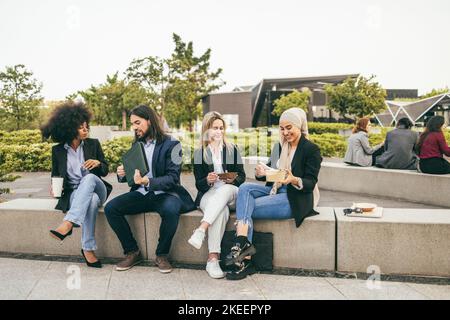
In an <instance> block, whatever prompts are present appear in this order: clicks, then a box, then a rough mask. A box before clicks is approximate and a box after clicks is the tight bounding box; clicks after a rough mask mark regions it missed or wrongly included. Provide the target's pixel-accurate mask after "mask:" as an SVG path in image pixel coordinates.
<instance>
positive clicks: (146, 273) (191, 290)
mask: <svg viewBox="0 0 450 320" xmlns="http://www.w3.org/2000/svg"><path fill="white" fill-rule="evenodd" d="M19 175H21V176H22V177H21V178H20V179H18V180H16V181H14V182H11V183H0V188H5V187H8V188H10V189H11V190H12V193H11V194H7V195H2V196H1V197H2V198H3V200H4V201H8V200H11V199H16V198H50V195H49V186H50V174H49V173H48V172H35V173H19ZM181 179H182V184H183V185H184V186H185V187H186V188H187V189H188V191H189V192H190V193H191V195H192V196H193V197H194V196H195V195H196V190H195V183H194V178H193V175H191V174H183V175H182V177H181ZM106 180H108V181H109V182H110V183H112V184H113V186H114V190H113V193H112V195H111V196H110V198H109V199H112V198H114V197H115V196H117V195H119V194H121V193H124V192H127V191H128V187H127V185H126V184H118V183H116V177H115V175H114V174H110V175H109V176H108V177H107V178H106ZM352 202H375V203H377V204H378V205H379V206H383V207H390V208H438V207H433V206H429V205H423V204H420V203H412V202H405V201H400V200H396V199H388V198H376V197H371V196H367V195H361V194H353V193H344V192H331V191H325V190H322V191H321V200H320V203H319V206H322V207H347V206H350V205H351V204H352ZM113 267H114V266H113V265H105V266H104V268H103V269H101V270H94V269H92V268H87V267H86V266H85V265H84V264H78V263H72V262H57V261H38V260H26V259H10V258H0V288H1V289H2V290H0V300H1V299H189V300H190V299H232V300H243V299H258V300H259V299H262V300H265V299H283V300H284V299H333V300H334V299H450V286H449V285H430V284H418V283H406V282H401V283H399V282H391V281H383V282H381V284H380V286H379V287H377V286H375V288H370V287H371V286H370V285H371V283H368V282H367V281H365V280H356V279H340V278H332V277H313V276H307V277H305V276H287V275H273V274H271V275H268V274H256V275H253V276H251V277H250V278H248V279H245V280H243V281H238V282H230V281H226V280H223V279H222V280H213V279H210V278H209V277H208V275H207V274H206V272H205V271H203V270H193V269H181V268H179V269H175V270H174V272H173V273H172V274H169V275H163V274H161V273H159V272H158V270H157V269H156V268H154V267H135V268H133V269H132V270H130V271H128V272H122V273H120V272H117V271H114V270H113ZM77 274H80V275H81V277H80V279H81V287H80V289H72V290H71V289H69V288H68V283H69V285H70V284H72V285H76V284H77V281H73V280H74V279H75V278H74V277H75V276H76V275H77ZM372 285H373V283H372Z"/></svg>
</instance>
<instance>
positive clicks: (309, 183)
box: [256, 135, 322, 228]
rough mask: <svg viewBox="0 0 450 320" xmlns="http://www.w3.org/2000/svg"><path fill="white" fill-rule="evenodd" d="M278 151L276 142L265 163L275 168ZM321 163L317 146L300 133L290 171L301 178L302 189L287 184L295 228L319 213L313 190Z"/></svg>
mask: <svg viewBox="0 0 450 320" xmlns="http://www.w3.org/2000/svg"><path fill="white" fill-rule="evenodd" d="M277 148H278V150H277ZM280 153H281V145H280V144H279V143H278V144H276V145H275V146H274V148H273V150H272V156H271V158H270V161H269V162H268V163H267V165H268V166H271V167H272V168H275V167H276V163H277V161H278V160H279V156H280ZM321 163H322V156H321V155H320V149H319V147H318V146H317V145H316V144H314V143H312V142H311V141H309V140H308V139H306V138H305V137H304V136H303V135H302V136H301V138H300V142H299V144H298V146H297V149H296V151H295V154H294V158H293V159H292V163H291V169H292V170H291V171H292V174H293V175H294V176H295V177H299V178H301V179H302V181H303V189H302V190H298V189H296V188H294V187H293V186H292V185H290V184H289V185H288V186H287V196H288V200H289V205H290V207H291V210H292V215H293V216H294V219H295V225H296V226H297V228H298V227H300V225H301V224H302V222H303V220H304V219H305V218H307V217H310V216H314V215H317V214H319V213H318V212H316V211H315V210H314V199H313V191H314V188H315V186H316V183H317V181H318V176H319V171H320V165H321ZM256 179H257V180H259V181H265V180H266V177H262V178H258V177H256ZM266 185H267V186H272V185H273V183H272V182H268V183H266Z"/></svg>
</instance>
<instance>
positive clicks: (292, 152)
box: [226, 108, 322, 280]
mask: <svg viewBox="0 0 450 320" xmlns="http://www.w3.org/2000/svg"><path fill="white" fill-rule="evenodd" d="M321 162H322V157H321V155H320V150H319V147H318V146H317V145H315V144H314V143H312V142H311V141H309V140H308V125H307V121H306V114H305V112H304V111H303V110H302V109H299V108H291V109H288V110H286V111H285V112H283V114H282V115H281V117H280V143H277V144H276V145H275V146H274V148H273V150H272V154H271V157H270V161H269V163H267V165H263V164H260V165H258V166H257V167H256V172H255V176H256V179H257V180H259V181H266V174H267V170H270V169H271V168H272V169H282V170H284V171H285V179H284V180H282V181H280V182H276V183H270V182H268V183H266V185H265V186H262V185H259V184H254V183H244V184H242V185H241V186H240V187H239V192H238V196H237V200H236V220H237V230H236V235H237V238H236V244H235V246H233V247H232V249H231V252H230V253H229V254H228V256H227V260H226V265H228V266H235V268H234V270H233V271H231V272H229V273H228V274H227V279H229V280H239V279H243V278H245V277H246V276H247V275H250V274H252V273H254V272H255V269H254V267H253V265H252V262H251V256H252V255H253V254H255V253H256V249H255V247H254V246H253V245H252V243H251V241H252V236H253V219H291V218H294V219H295V224H296V226H297V227H300V225H301V224H302V222H303V220H304V219H305V218H307V217H310V216H313V215H316V214H318V213H317V212H316V211H315V210H314V207H316V206H317V203H318V202H319V189H318V187H317V180H318V175H319V170H320V164H321ZM269 167H270V168H269Z"/></svg>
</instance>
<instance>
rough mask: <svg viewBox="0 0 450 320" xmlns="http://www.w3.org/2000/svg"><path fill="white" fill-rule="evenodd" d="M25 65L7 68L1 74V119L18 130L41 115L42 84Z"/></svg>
mask: <svg viewBox="0 0 450 320" xmlns="http://www.w3.org/2000/svg"><path fill="white" fill-rule="evenodd" d="M32 76H33V73H32V72H31V71H28V70H27V69H26V68H25V66H24V65H23V64H18V65H15V66H13V67H6V71H4V72H0V117H1V118H4V119H6V120H8V121H11V122H13V123H14V127H15V129H16V130H20V129H22V128H24V127H26V126H27V123H28V122H30V121H33V119H35V118H36V116H37V115H38V114H39V113H38V110H37V106H38V105H39V104H41V103H42V101H43V98H42V97H41V96H40V92H41V90H42V83H38V81H37V80H36V79H34V78H32Z"/></svg>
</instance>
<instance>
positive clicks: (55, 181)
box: [52, 177, 64, 198]
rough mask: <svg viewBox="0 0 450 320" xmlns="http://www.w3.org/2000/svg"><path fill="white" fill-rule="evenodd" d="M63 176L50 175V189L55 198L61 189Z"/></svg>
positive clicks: (59, 195) (58, 195)
mask: <svg viewBox="0 0 450 320" xmlns="http://www.w3.org/2000/svg"><path fill="white" fill-rule="evenodd" d="M63 182H64V178H61V177H52V190H53V196H54V197H55V198H60V197H61V195H62V190H63Z"/></svg>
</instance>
